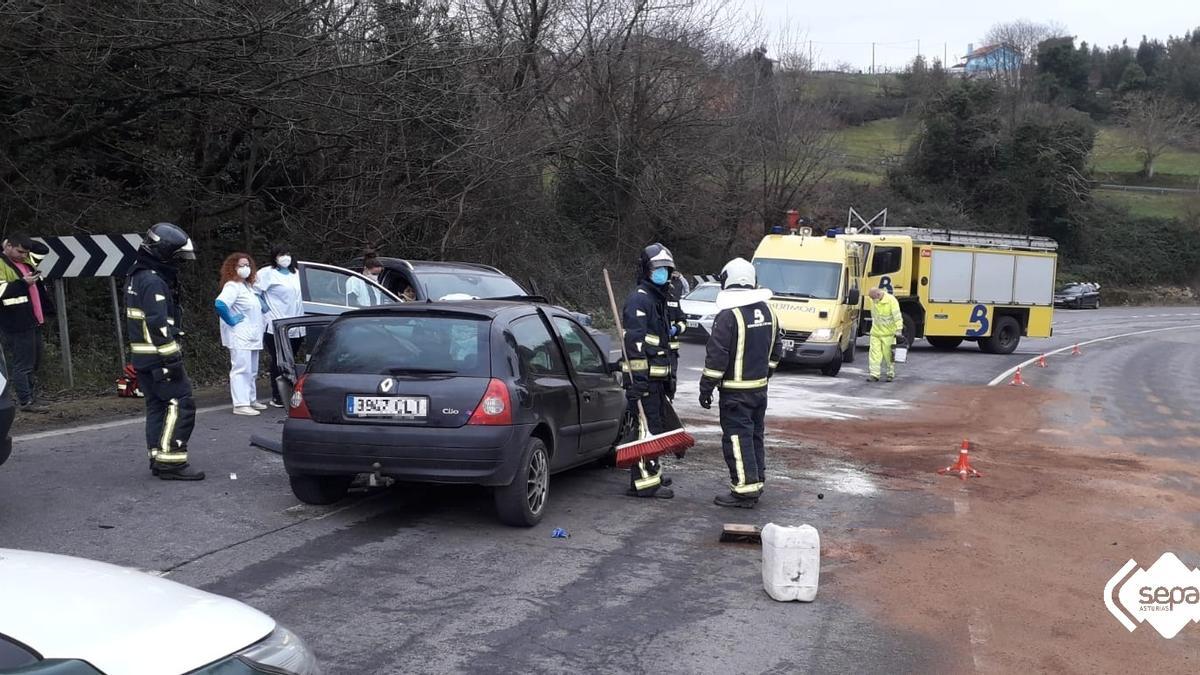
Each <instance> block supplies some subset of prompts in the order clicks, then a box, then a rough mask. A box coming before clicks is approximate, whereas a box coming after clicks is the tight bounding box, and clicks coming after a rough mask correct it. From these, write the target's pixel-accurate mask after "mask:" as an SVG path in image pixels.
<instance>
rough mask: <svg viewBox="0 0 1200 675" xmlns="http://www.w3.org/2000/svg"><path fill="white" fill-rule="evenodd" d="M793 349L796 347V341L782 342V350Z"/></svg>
mask: <svg viewBox="0 0 1200 675" xmlns="http://www.w3.org/2000/svg"><path fill="white" fill-rule="evenodd" d="M795 347H796V341H795V340H784V341H783V348H784V349H787V350H792V349H795Z"/></svg>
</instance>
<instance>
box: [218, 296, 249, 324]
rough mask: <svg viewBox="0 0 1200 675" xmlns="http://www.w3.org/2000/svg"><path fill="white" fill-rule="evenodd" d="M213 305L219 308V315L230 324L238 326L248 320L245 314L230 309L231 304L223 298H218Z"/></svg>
mask: <svg viewBox="0 0 1200 675" xmlns="http://www.w3.org/2000/svg"><path fill="white" fill-rule="evenodd" d="M213 306H215V307H216V308H217V315H218V316H220V317H221V320H222V321H224V322H225V323H227V324H229V325H230V326H236V325H238V324H239V323H241V322H243V321H245V320H246V315H245V314H234V313H233V310H232V309H229V305H227V304H225V303H224V302H223V301H221V300H217V301H216V302H215V303H213Z"/></svg>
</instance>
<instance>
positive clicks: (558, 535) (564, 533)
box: [550, 527, 571, 539]
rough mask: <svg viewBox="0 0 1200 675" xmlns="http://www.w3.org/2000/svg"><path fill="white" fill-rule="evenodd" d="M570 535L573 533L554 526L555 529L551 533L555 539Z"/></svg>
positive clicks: (565, 537)
mask: <svg viewBox="0 0 1200 675" xmlns="http://www.w3.org/2000/svg"><path fill="white" fill-rule="evenodd" d="M570 536H571V535H570V534H569V533H568V532H567V531H566V530H564V529H562V528H561V527H556V528H554V531H553V532H551V533H550V537H551V538H553V539H567V538H568V537H570Z"/></svg>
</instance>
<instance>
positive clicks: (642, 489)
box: [621, 244, 675, 499]
mask: <svg viewBox="0 0 1200 675" xmlns="http://www.w3.org/2000/svg"><path fill="white" fill-rule="evenodd" d="M674 269H675V260H674V259H673V258H672V257H671V252H670V251H669V250H667V247H666V246H663V245H662V244H651V245H649V246H647V247H646V248H645V250H643V251H642V257H641V262H640V265H639V273H638V285H637V288H635V289H634V290H633V292H632V293H630V294H629V297H628V298H626V299H625V306H624V308H622V310H621V322H622V324H623V325H624V328H625V335H624V340H625V353H626V354H627V355H628V358H629V360H628V361H627V362H626V363H625V364H624V369H625V371H626V372H627V373H628V374H629V379H628V385H629V386H628V388H627V389H626V390H625V398H626V399H627V400H628V409H629V414H630V415H631V416H632V417H633V419H635V420H638V419H640V416H639V414H638V403H639V402H640V403H641V406H642V409H643V410H644V411H645V413H646V426H647V429H645V430H644V431H646V432H648V433H651V434H658V433H662V432H663V431H666V429H665V425H664V422H663V406H665V405H668V403H667V399H668V398H669V397H670V396H671V394H673V393H674V391H675V371H674V367H673V362H674V358H673V357H672V355H671V337H672V326H671V318H670V308H669V307H668V305H667V302H668V300H669V298H670V295H671V289H670V286H669V283H670V280H671V272H672V271H673V270H674ZM629 482H630V488H629V492H628V494H629V495H630V496H635V497H657V498H659V499H670V498H672V497H674V496H675V493H674V491H673V490H671V489H670V488H668V487H667V486H668V485H670V484H671V480H670V479H669V478H666V477H664V476H663V475H662V466H661V465H660V464H659V462H658V460H655V459H644V460H642V461H640V462H638V463H637V464H636V465H634V466H632V467H630V469H629Z"/></svg>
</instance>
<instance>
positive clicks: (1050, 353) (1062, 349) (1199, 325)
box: [987, 323, 1200, 387]
mask: <svg viewBox="0 0 1200 675" xmlns="http://www.w3.org/2000/svg"><path fill="white" fill-rule="evenodd" d="M1184 328H1200V323H1193V324H1189V325H1187V326H1168V327H1166V328H1151V329H1149V330H1139V331H1135V332H1133V333H1121V334H1120V335H1109V336H1108V337H1102V338H1095V339H1093V340H1088V341H1086V342H1080V343H1078V344H1073V345H1067V346H1066V347H1060V348H1059V349H1055V350H1053V351H1048V352H1046V353H1045V356H1054V355H1055V354H1061V353H1063V352H1065V351H1067V350H1068V349H1073V348H1074V347H1083V346H1086V345H1091V344H1096V343H1097V342H1107V341H1109V340H1117V339H1120V338H1127V337H1133V336H1134V335H1146V334H1147V333H1161V332H1163V331H1167V330H1183V329H1184ZM1039 358H1041V357H1040V356H1034V357H1032V358H1030V359H1026V360H1025V361H1022V362H1021V363H1018V364H1017V365H1015V366H1013V367H1012V368H1009V369H1008V370H1006V371H1004V372H1003V373H1000V374H999V375H997V376H996V377H995V379H993V380H992V381H991V382H988V384H987V386H989V387H994V386H996V385H997V384H1000V383H1001V382H1003V381H1005V380H1007V379H1008V378H1009V377H1011V376H1012V374H1013V373H1015V372H1017V368H1025V367H1026V366H1028V365H1030V364H1031V363H1033V362H1035V361H1037V360H1038V359H1039Z"/></svg>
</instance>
